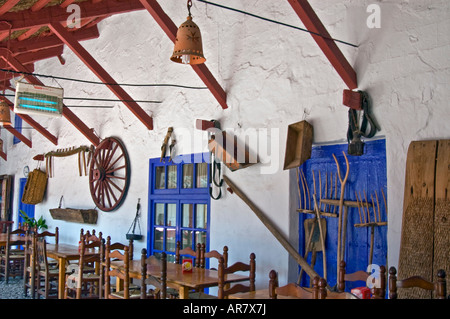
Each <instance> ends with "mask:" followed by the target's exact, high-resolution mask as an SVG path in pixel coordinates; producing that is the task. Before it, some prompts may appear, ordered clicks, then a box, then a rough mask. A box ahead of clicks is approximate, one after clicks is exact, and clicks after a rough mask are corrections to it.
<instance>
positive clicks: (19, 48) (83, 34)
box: [0, 26, 100, 54]
mask: <svg viewBox="0 0 450 319" xmlns="http://www.w3.org/2000/svg"><path fill="white" fill-rule="evenodd" d="M71 34H72V36H73V37H74V38H75V39H76V40H77V41H84V40H91V39H97V38H98V37H99V36H100V33H99V31H98V27H97V26H93V27H90V28H88V29H86V28H83V29H81V30H77V31H72V32H71ZM61 45H64V43H62V42H61V40H60V39H59V38H58V37H57V36H56V35H49V36H46V37H34V38H30V39H26V40H23V41H19V40H12V41H11V42H10V43H9V48H10V50H11V51H12V52H14V54H16V53H21V52H27V51H35V50H40V49H47V48H51V47H57V46H61ZM7 46H8V44H7V43H1V44H0V47H3V48H6V47H7Z"/></svg>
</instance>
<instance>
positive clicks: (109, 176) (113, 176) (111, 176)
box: [106, 174, 127, 180]
mask: <svg viewBox="0 0 450 319" xmlns="http://www.w3.org/2000/svg"><path fill="white" fill-rule="evenodd" d="M106 177H107V178H117V179H123V180H126V179H127V178H126V177H125V176H115V175H110V174H106Z"/></svg>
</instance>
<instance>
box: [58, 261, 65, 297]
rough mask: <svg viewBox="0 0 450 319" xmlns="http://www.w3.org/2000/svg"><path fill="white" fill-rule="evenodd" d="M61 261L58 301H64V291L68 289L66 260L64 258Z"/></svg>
mask: <svg viewBox="0 0 450 319" xmlns="http://www.w3.org/2000/svg"><path fill="white" fill-rule="evenodd" d="M58 260H59V282H58V285H59V288H58V299H64V289H65V288H66V285H65V281H66V259H65V258H63V257H60V258H58Z"/></svg>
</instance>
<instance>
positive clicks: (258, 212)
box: [223, 175, 318, 278]
mask: <svg viewBox="0 0 450 319" xmlns="http://www.w3.org/2000/svg"><path fill="white" fill-rule="evenodd" d="M223 179H224V180H225V182H226V183H227V184H228V186H229V187H230V188H231V189H232V190H233V192H234V193H235V194H236V195H238V196H239V197H240V198H241V199H242V200H243V201H244V202H245V203H246V204H247V205H248V207H250V209H251V210H252V211H253V212H254V213H255V214H256V216H257V217H258V218H259V219H260V220H261V222H262V223H263V224H264V225H265V226H266V227H267V229H269V231H270V232H271V233H272V234H273V235H274V236H275V238H276V239H277V240H278V241H279V242H280V244H281V245H282V246H283V247H284V248H285V249H286V250H287V251H288V253H289V254H290V255H291V256H292V257H293V258H294V259H295V260H296V261H297V263H298V264H299V265H300V266H301V267H302V268H303V269H304V270H305V272H306V273H307V274H308V276H309V277H310V278H314V277H315V276H318V274H317V273H316V272H315V271H314V269H313V268H311V266H310V265H309V264H308V262H307V261H306V260H305V259H304V258H303V257H302V256H300V254H299V253H298V252H297V250H296V249H295V248H294V247H292V245H291V244H290V243H289V242H288V241H287V240H286V238H284V236H283V235H282V234H281V233H280V232H279V231H278V229H277V228H276V227H275V226H274V225H273V224H272V223H271V221H270V220H269V219H268V218H267V217H266V216H265V215H264V213H263V212H262V211H261V210H260V209H259V208H258V207H257V206H256V205H255V204H254V203H253V202H252V201H251V200H250V199H249V198H248V197H247V196H246V195H245V194H244V193H243V192H242V191H241V190H240V189H239V188H238V187H237V186H236V185H235V184H234V183H233V182H232V181H230V179H229V178H228V177H227V176H225V175H224V176H223Z"/></svg>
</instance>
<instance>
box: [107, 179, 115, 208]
mask: <svg viewBox="0 0 450 319" xmlns="http://www.w3.org/2000/svg"><path fill="white" fill-rule="evenodd" d="M106 188H107V189H108V191H109V193H110V194H111V195H112V197H113V198H114V201H115V202H117V197H116V195H115V194H114V191H113V189H112V188H111V186H110V185H109V182H106ZM111 206H112V205H111Z"/></svg>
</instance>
